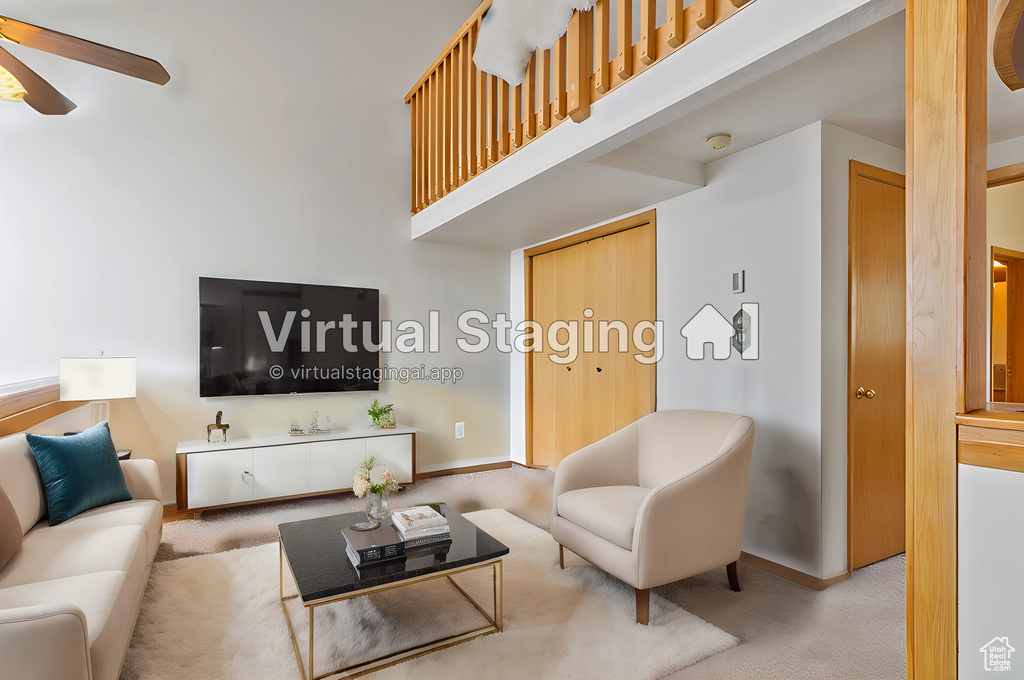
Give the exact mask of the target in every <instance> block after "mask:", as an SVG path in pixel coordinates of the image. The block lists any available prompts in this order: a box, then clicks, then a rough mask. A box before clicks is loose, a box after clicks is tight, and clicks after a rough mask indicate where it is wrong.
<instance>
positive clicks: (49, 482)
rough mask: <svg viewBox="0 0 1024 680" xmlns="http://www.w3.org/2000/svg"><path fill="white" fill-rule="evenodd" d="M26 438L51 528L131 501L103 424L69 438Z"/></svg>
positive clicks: (108, 428)
mask: <svg viewBox="0 0 1024 680" xmlns="http://www.w3.org/2000/svg"><path fill="white" fill-rule="evenodd" d="M25 436H26V438H27V439H28V445H29V447H31V449H32V457H33V458H35V459H36V466H37V467H38V468H39V477H40V478H41V479H42V481H43V488H44V489H45V490H46V505H47V508H48V510H49V515H50V526H51V527H52V526H56V525H58V524H60V523H61V522H64V521H65V520H69V519H71V518H72V517H74V516H75V515H79V514H81V513H83V512H85V511H86V510H92V509H93V508H98V507H101V506H104V505H110V504H111V503H118V502H120V501H130V500H131V499H132V497H131V494H130V493H128V486H127V484H126V483H125V480H124V473H123V472H122V471H121V464H120V463H119V462H118V460H117V450H116V449H115V448H114V442H113V441H112V440H111V439H110V427H109V426H108V425H107V424H106V423H100V424H99V425H94V426H93V427H90V428H89V429H88V430H86V431H85V432H83V433H82V434H76V435H72V436H70V437H45V436H43V435H38V434H27V435H25Z"/></svg>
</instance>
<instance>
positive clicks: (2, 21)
mask: <svg viewBox="0 0 1024 680" xmlns="http://www.w3.org/2000/svg"><path fill="white" fill-rule="evenodd" d="M0 38H6V39H8V40H10V41H11V42H15V43H18V44H20V45H24V46H26V47H32V48H34V49H37V50H42V51H44V52H50V53H51V54H56V55H58V56H61V57H67V58H68V59H74V60H76V61H81V62H84V63H86V64H92V65H93V66H99V67H100V68H105V69H108V70H110V71H116V72H117V73H123V74H124V75H126V76H132V77H133V78H139V79H141V80H148V81H149V82H151V83H156V84H157V85H164V84H165V83H167V81H169V80H170V79H171V76H170V75H168V73H167V71H166V70H164V67H163V66H161V65H160V63H159V62H156V61H154V60H152V59H148V58H146V57H142V56H139V55H137V54H132V53H131V52H125V51H124V50H118V49H115V48H113V47H108V46H106V45H100V44H99V43H94V42H90V41H88V40H83V39H81V38H76V37H75V36H73V35H67V34H66V33H59V32H57V31H51V30H50V29H48V28H41V27H39V26H33V25H32V24H26V23H25V22H23V21H18V20H16V19H10V18H8V17H4V16H0Z"/></svg>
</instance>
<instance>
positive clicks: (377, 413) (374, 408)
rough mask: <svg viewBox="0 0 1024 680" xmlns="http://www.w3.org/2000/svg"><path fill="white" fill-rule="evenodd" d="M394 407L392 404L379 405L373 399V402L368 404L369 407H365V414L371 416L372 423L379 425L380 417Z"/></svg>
mask: <svg viewBox="0 0 1024 680" xmlns="http://www.w3.org/2000/svg"><path fill="white" fill-rule="evenodd" d="M394 408H395V405H394V404H388V405H387V406H381V405H380V403H379V402H378V401H377V400H376V399H374V400H373V403H372V404H370V408H368V409H366V413H367V415H369V416H370V417H371V418H373V424H374V425H376V426H377V427H380V418H381V416H385V415H387V414H389V413H391V411H392V410H393V409H394Z"/></svg>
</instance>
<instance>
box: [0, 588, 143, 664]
mask: <svg viewBox="0 0 1024 680" xmlns="http://www.w3.org/2000/svg"><path fill="white" fill-rule="evenodd" d="M139 587H141V586H139ZM136 595H137V592H136V590H135V588H134V587H133V586H132V584H130V583H129V582H128V579H127V577H126V576H125V574H124V573H123V572H120V571H102V572H97V573H94V574H83V575H81V576H71V577H68V578H61V579H55V580H52V581H41V582H38V583H28V584H25V585H21V586H17V587H13V588H3V589H0V609H9V608H10V609H13V608H15V607H30V606H33V605H40V604H56V605H75V606H76V607H78V608H79V609H81V610H82V612H83V613H84V614H85V625H86V627H87V628H88V634H89V655H90V656H91V657H92V670H93V674H92V677H94V678H116V677H117V671H118V668H120V666H121V659H123V658H124V651H125V647H126V646H127V644H128V640H129V638H130V637H131V631H132V628H133V627H134V625H135V614H136V610H135V609H134V606H135V604H136V599H137V598H136Z"/></svg>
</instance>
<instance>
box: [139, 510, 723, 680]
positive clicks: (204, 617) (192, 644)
mask: <svg viewBox="0 0 1024 680" xmlns="http://www.w3.org/2000/svg"><path fill="white" fill-rule="evenodd" d="M468 518H469V519H470V520H472V521H473V522H475V523H476V524H477V525H478V526H480V527H481V528H483V529H484V530H485V531H487V532H488V533H490V534H492V535H493V536H495V537H496V538H498V539H499V540H501V541H502V542H503V543H505V544H506V545H507V546H508V547H509V549H510V553H509V555H508V556H507V557H506V558H505V559H504V579H503V582H504V589H505V592H504V595H505V596H504V602H505V608H504V614H505V615H504V620H505V631H504V632H503V633H500V634H493V635H488V636H486V637H482V638H478V639H476V640H473V641H471V642H467V643H464V644H461V645H457V646H454V647H451V648H448V649H444V650H440V651H438V652H435V653H433V654H430V655H427V656H424V657H420V658H418V659H413V660H410V661H407V662H404V663H402V664H399V665H397V666H393V667H391V668H388V669H385V670H383V671H380V672H378V673H376V674H374V676H373V677H375V678H381V680H397V679H400V678H407V679H410V680H411V679H413V678H415V679H420V678H441V677H444V678H494V679H496V680H501V679H505V678H507V679H510V680H511V679H513V678H538V679H543V678H550V679H552V680H556V679H561V678H581V679H582V678H587V679H597V678H609V679H611V678H615V679H618V678H636V679H638V680H642V679H646V678H649V679H654V678H660V677H663V676H664V675H666V674H667V673H670V672H672V671H673V670H677V669H680V668H683V667H685V666H687V665H690V664H693V663H696V662H698V661H700V660H701V659H704V658H706V657H709V656H711V655H713V654H715V653H718V652H721V651H723V650H726V649H728V648H730V647H733V646H735V645H736V644H737V642H738V640H737V639H736V638H735V637H733V636H731V635H729V634H728V633H725V632H723V631H721V630H719V629H718V628H716V627H715V626H712V625H711V624H709V623H707V622H706V621H703V620H701V619H699V618H697V617H696V616H693V615H692V614H690V613H688V612H686V611H685V610H683V609H682V608H680V607H678V606H677V605H675V604H673V603H671V602H669V601H667V600H665V599H664V598H662V597H660V596H658V595H657V594H655V595H654V597H652V601H651V605H652V609H651V623H652V625H651V626H648V627H644V626H639V625H637V624H636V623H635V622H634V621H633V614H634V602H633V589H632V588H630V587H628V586H626V585H625V584H623V583H621V582H619V581H617V580H616V579H613V578H611V577H609V576H607V575H606V574H604V573H603V572H601V571H599V570H598V569H596V568H594V567H592V566H589V565H587V564H585V563H581V564H579V565H577V566H574V567H572V568H568V569H566V570H565V571H562V570H560V569H559V567H558V558H557V555H558V551H557V546H556V544H555V542H554V541H553V540H552V539H551V537H550V535H549V534H548V533H547V532H545V531H543V530H541V529H538V528H537V527H535V526H532V525H530V524H528V523H527V522H524V521H522V520H520V519H518V518H516V517H514V516H512V515H510V514H509V513H507V512H505V511H504V510H498V509H495V510H485V511H481V512H475V513H471V514H469V515H468ZM458 581H459V584H460V585H461V586H463V587H464V588H466V589H467V590H468V591H469V592H470V593H471V594H473V595H474V597H475V598H476V599H477V600H478V601H479V602H481V603H486V602H489V601H490V599H489V595H490V588H491V580H490V575H489V572H484V571H481V572H479V573H474V574H472V575H470V574H466V575H463V576H460V577H459V578H458ZM286 583H287V581H286ZM288 586H289V587H290V586H291V584H290V583H288ZM286 592H287V589H286ZM733 595H734V596H735V597H737V598H738V597H739V595H738V594H736V593H733ZM290 611H291V612H292V617H293V621H297V622H298V623H299V637H300V641H299V645H300V648H301V649H303V650H304V649H305V648H306V645H307V638H306V634H305V629H304V627H303V626H302V623H303V622H304V621H306V620H307V619H306V616H307V614H306V612H305V611H304V610H303V608H302V606H301V605H300V604H299V603H298V601H297V600H293V601H292V606H291V609H290ZM316 616H317V630H316V655H317V657H316V661H317V663H316V673H317V674H320V673H326V672H329V671H331V670H333V669H336V668H338V667H341V666H344V665H347V664H351V663H353V660H360V659H367V658H374V657H377V656H379V655H381V654H384V653H387V652H389V651H392V650H394V649H396V648H398V647H402V646H410V645H412V644H417V643H419V642H421V641H425V640H423V639H422V638H424V637H425V636H428V634H433V636H437V637H441V636H444V635H450V634H456V633H459V632H462V631H465V630H468V629H471V628H473V627H477V626H479V625H481V624H482V623H484V619H483V617H482V616H481V615H480V613H479V612H478V611H477V610H476V609H475V608H474V607H473V606H472V605H470V604H469V603H468V602H466V601H465V600H464V599H463V598H461V596H459V595H458V593H457V592H455V590H454V588H453V587H452V586H451V585H450V584H448V582H447V581H445V580H438V581H433V582H430V583H425V584H418V585H416V586H412V587H410V588H406V589H396V590H390V591H387V592H385V593H380V594H377V595H374V596H371V597H366V598H358V599H354V600H349V601H346V602H340V603H336V604H333V605H330V606H328V607H323V608H320V609H318V610H317V613H316ZM298 677H299V672H298V667H297V664H296V662H295V657H294V653H293V651H292V646H291V642H290V640H289V638H288V633H287V629H286V624H285V620H284V616H283V613H282V612H281V608H280V605H279V604H278V550H277V547H276V545H274V544H267V545H263V546H258V547H253V548H244V549H240V550H234V551H230V552H224V553H218V554H213V555H202V556H197V557H191V558H185V559H180V560H174V561H169V562H162V563H158V564H156V565H155V567H154V569H153V574H152V577H151V581H150V586H149V589H148V590H147V593H146V599H145V601H144V603H143V606H142V612H141V614H140V617H139V622H138V625H137V626H136V630H135V636H134V638H133V640H132V645H131V648H130V650H129V653H128V658H127V660H126V662H125V667H124V671H123V673H122V678H123V679H124V680H142V679H145V680H176V679H178V678H190V679H202V678H210V679H213V678H217V679H219V680H235V679H237V680H260V679H262V678H266V679H268V680H270V679H275V680H276V679H281V678H298Z"/></svg>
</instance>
